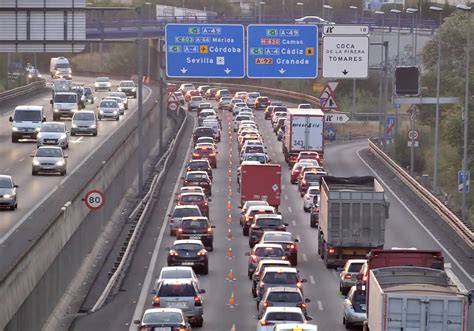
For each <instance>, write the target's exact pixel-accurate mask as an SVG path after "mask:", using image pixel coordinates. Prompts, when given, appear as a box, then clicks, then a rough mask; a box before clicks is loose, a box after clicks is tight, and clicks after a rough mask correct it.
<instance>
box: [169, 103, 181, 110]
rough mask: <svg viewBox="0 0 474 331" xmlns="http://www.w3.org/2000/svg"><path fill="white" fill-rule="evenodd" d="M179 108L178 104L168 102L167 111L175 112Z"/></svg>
mask: <svg viewBox="0 0 474 331" xmlns="http://www.w3.org/2000/svg"><path fill="white" fill-rule="evenodd" d="M178 107H179V103H178V102H177V101H170V102H168V109H169V110H171V111H176V110H177V109H178Z"/></svg>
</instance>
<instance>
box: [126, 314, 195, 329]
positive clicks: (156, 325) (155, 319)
mask: <svg viewBox="0 0 474 331" xmlns="http://www.w3.org/2000/svg"><path fill="white" fill-rule="evenodd" d="M133 323H134V324H135V325H137V327H138V330H156V331H159V330H165V331H167V330H169V331H171V330H180V331H191V325H190V324H189V323H188V322H186V319H185V318H184V315H183V312H182V311H181V309H177V308H153V309H147V310H145V313H144V314H143V318H142V320H135V321H133Z"/></svg>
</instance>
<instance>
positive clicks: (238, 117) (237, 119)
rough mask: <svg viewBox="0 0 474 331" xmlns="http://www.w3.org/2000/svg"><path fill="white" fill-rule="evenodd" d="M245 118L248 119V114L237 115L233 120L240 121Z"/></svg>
mask: <svg viewBox="0 0 474 331" xmlns="http://www.w3.org/2000/svg"><path fill="white" fill-rule="evenodd" d="M245 120H247V121H248V120H250V116H247V115H239V116H237V117H236V118H235V121H236V122H240V121H245Z"/></svg>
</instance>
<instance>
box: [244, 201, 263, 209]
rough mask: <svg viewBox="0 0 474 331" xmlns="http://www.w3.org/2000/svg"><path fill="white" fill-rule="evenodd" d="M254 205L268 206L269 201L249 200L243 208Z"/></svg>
mask: <svg viewBox="0 0 474 331" xmlns="http://www.w3.org/2000/svg"><path fill="white" fill-rule="evenodd" d="M253 206H268V202H267V201H247V202H246V203H245V205H244V208H243V209H245V210H247V209H249V208H250V207H253Z"/></svg>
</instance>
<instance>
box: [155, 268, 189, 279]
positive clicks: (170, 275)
mask: <svg viewBox="0 0 474 331" xmlns="http://www.w3.org/2000/svg"><path fill="white" fill-rule="evenodd" d="M161 277H162V278H165V279H177V278H191V277H192V274H191V271H189V270H164V271H163V272H162V273H161Z"/></svg>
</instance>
